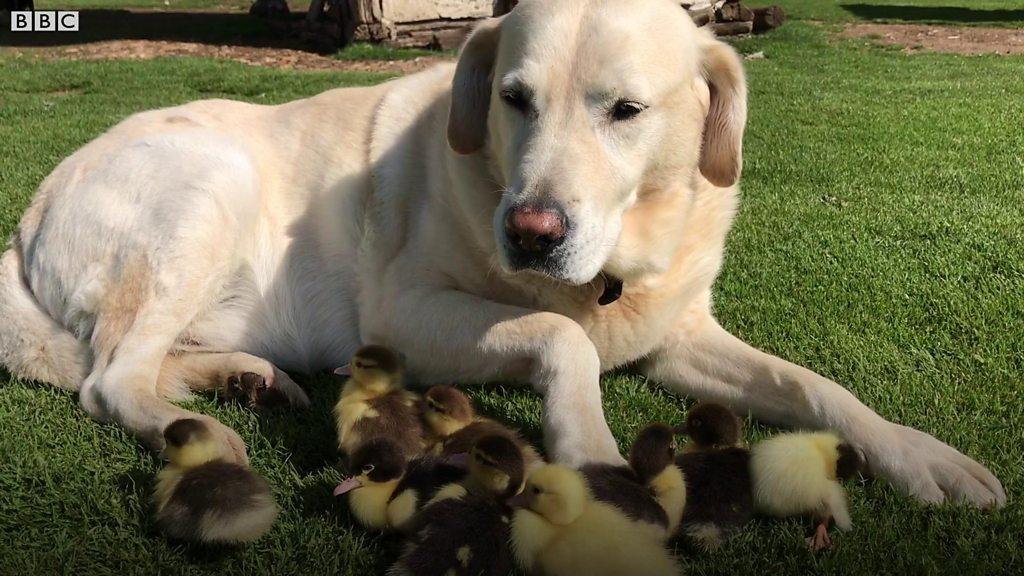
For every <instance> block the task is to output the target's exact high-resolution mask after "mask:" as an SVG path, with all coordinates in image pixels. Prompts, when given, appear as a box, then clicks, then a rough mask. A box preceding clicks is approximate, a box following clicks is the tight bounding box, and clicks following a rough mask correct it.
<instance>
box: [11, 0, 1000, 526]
mask: <svg viewBox="0 0 1024 576" xmlns="http://www.w3.org/2000/svg"><path fill="white" fill-rule="evenodd" d="M745 120H746V86H745V81H744V75H743V70H742V67H741V63H740V60H739V59H738V58H737V56H736V54H735V53H734V52H733V50H732V49H730V48H729V47H728V46H726V45H725V44H722V43H720V42H718V41H716V40H715V39H714V38H713V37H712V36H711V35H709V34H708V33H706V32H704V31H702V30H698V29H697V28H695V27H694V25H693V23H692V22H691V21H690V19H689V17H688V16H687V15H686V14H685V13H684V12H683V11H682V10H681V9H680V8H679V7H678V5H677V4H676V3H674V2H672V1H670V0H561V1H559V2H550V1H544V0H526V1H525V2H523V3H522V4H520V6H519V7H518V8H517V9H516V10H515V11H514V12H513V13H512V14H510V15H508V16H507V17H505V18H503V19H494V20H490V21H487V22H485V23H484V24H483V25H481V26H480V27H479V28H478V29H477V30H476V31H475V32H474V33H473V34H472V36H471V37H470V38H469V40H468V41H467V43H466V45H465V48H464V49H463V51H462V55H461V57H460V58H459V61H458V64H457V66H455V67H454V68H453V67H451V66H441V67H438V68H436V69H433V70H429V71H426V72H423V73H420V74H415V75H412V76H408V77H405V78H402V79H399V80H395V81H393V82H389V83H387V84H383V85H380V86H376V87H370V88H355V89H342V90H333V91H330V92H327V93H325V94H321V95H319V96H316V97H313V98H309V99H306V100H301V101H298V102H293V103H290V104H284V105H281V106H257V105H252V104H244V103H238V102H228V101H203V102H195V103H192V104H188V105H185V106H180V107H176V108H170V109H166V110H157V111H153V112H145V113H142V114H138V115H136V116H133V117H131V118H129V119H127V120H125V121H124V122H122V123H121V124H120V125H118V126H116V127H115V128H113V129H112V130H110V131H109V132H107V133H106V134H104V135H103V136H100V137H99V138H98V139H96V140H95V141H93V142H92V143H90V144H88V145H87V146H85V147H84V148H82V149H81V150H79V151H78V152H76V153H75V154H74V155H72V156H71V157H70V158H68V159H67V160H65V161H64V162H63V163H61V164H60V166H58V167H57V169H56V170H55V171H54V172H53V173H52V174H51V175H50V176H49V177H48V178H47V179H46V180H45V181H44V182H43V184H42V185H41V187H40V189H39V191H38V193H37V195H36V197H35V200H34V202H33V203H32V205H31V207H30V208H29V209H28V211H27V212H26V214H25V216H24V218H23V219H22V221H21V225H20V228H19V230H18V233H17V236H16V238H15V239H14V243H13V247H12V248H11V249H10V250H9V251H8V252H7V253H6V254H4V256H3V260H2V271H0V316H2V317H3V319H4V321H3V322H2V324H0V360H2V362H3V364H4V365H6V366H7V367H8V368H9V369H10V370H11V371H12V372H13V373H15V374H17V375H19V376H22V377H25V378H31V379H35V380H41V381H45V382H51V383H53V384H55V385H57V386H61V387H63V388H67V389H73V390H78V391H79V392H80V398H81V404H82V407H83V408H84V409H85V411H86V412H88V413H89V414H91V415H92V416H94V417H96V418H101V419H109V420H113V421H116V422H118V423H120V424H121V425H123V426H125V427H126V428H128V429H129V430H131V431H132V432H134V433H135V434H137V435H138V436H139V437H140V438H141V439H143V440H144V441H146V442H147V443H148V444H149V445H151V446H153V447H154V448H156V449H159V448H160V447H161V442H162V440H161V431H162V430H163V428H164V427H165V426H167V424H168V423H170V422H172V421H174V420H175V419H178V418H182V417H186V416H188V417H193V418H194V417H196V415H195V414H191V413H189V412H187V411H186V410H184V409H182V408H180V407H177V406H175V405H174V404H172V403H171V402H170V401H172V400H175V399H178V398H181V397H182V396H184V395H186V394H187V392H188V390H189V389H191V390H200V389H208V388H215V387H222V386H225V383H226V382H227V381H228V380H229V379H232V378H235V379H236V380H237V379H238V377H239V376H240V375H243V374H245V375H248V376H252V375H256V376H257V377H258V378H259V379H260V382H261V383H262V384H264V385H265V386H267V387H268V389H269V390H272V391H276V392H277V393H279V394H280V395H283V396H285V397H287V398H288V399H290V400H291V402H292V403H293V404H295V405H303V404H306V403H307V399H306V396H305V394H304V393H303V392H302V390H301V389H300V388H299V387H298V386H296V385H295V383H294V382H292V381H291V380H290V379H289V378H288V376H287V375H286V374H285V373H284V372H283V371H282V369H287V370H292V371H299V372H307V373H308V372H314V371H318V370H321V369H325V368H331V367H334V366H336V365H339V364H341V363H344V362H345V361H346V359H347V358H348V356H349V355H350V354H351V353H352V352H353V350H354V349H355V348H356V347H357V346H358V345H359V343H360V342H376V343H382V344H388V345H391V346H394V347H397V348H399V349H401V350H402V351H403V352H405V353H406V354H407V355H408V361H409V365H410V369H411V371H412V373H413V374H414V375H415V376H416V377H417V379H419V380H421V381H423V382H435V381H438V382H449V381H457V382H486V381H488V380H495V379H503V380H504V379H512V380H520V381H524V382H529V383H531V384H532V385H533V387H534V388H535V389H536V390H537V392H539V393H540V394H542V395H543V397H544V411H543V423H544V434H545V439H546V445H547V448H548V452H549V455H551V456H552V457H554V458H555V459H557V460H559V461H562V462H566V463H569V464H580V463H582V462H585V461H590V460H601V461H619V460H620V456H619V454H618V451H617V450H616V445H615V442H614V441H613V439H612V435H611V434H610V432H609V430H608V426H607V425H606V423H605V419H604V414H603V411H602V407H601V391H600V388H599V386H598V381H599V378H600V375H601V372H602V371H604V370H609V369H612V368H615V367H616V366H621V365H623V364H626V363H629V362H634V361H639V366H640V368H641V370H642V371H643V372H644V373H645V374H646V375H648V376H649V377H650V378H652V379H653V380H656V381H658V382H661V383H663V384H664V385H665V386H666V387H668V388H669V389H671V390H674V391H676V392H679V393H683V394H692V395H694V396H696V397H699V398H703V399H707V400H717V401H720V402H724V403H727V404H728V405H730V406H732V407H733V408H735V409H736V410H740V411H748V410H749V411H751V412H753V413H754V414H755V415H758V416H761V417H764V418H767V419H769V420H772V421H774V422H779V423H783V424H788V425H793V426H801V427H811V428H831V429H834V430H837V431H839V432H840V433H842V434H843V435H845V436H846V437H847V438H848V439H849V440H850V441H852V442H854V443H855V444H856V445H857V446H858V447H859V448H860V449H861V450H863V452H864V454H865V456H866V457H867V459H868V462H869V463H870V466H871V469H872V471H873V472H874V473H876V474H877V475H879V476H882V477H884V478H886V479H888V480H890V481H891V482H893V483H894V484H896V485H897V486H899V487H900V488H901V489H903V490H904V491H906V492H908V493H910V494H913V495H914V496H917V497H918V498H920V499H922V500H925V501H928V502H941V501H943V500H947V499H949V500H960V499H963V500H966V501H968V502H970V503H973V504H975V505H979V506H986V505H998V504H1002V503H1003V502H1004V500H1005V494H1004V492H1003V489H1002V487H1001V485H1000V483H999V481H998V480H997V479H996V478H995V477H993V476H992V474H990V473H989V472H988V471H987V470H986V469H985V468H984V467H982V466H981V465H979V464H977V463H976V462H974V461H973V460H971V459H970V458H968V457H966V456H964V455H963V454H961V453H960V452H958V451H956V450H954V449H953V448H950V447H949V446H947V445H945V444H943V443H942V442H940V441H938V440H936V439H935V438H933V437H931V436H929V435H928V434H925V433H922V432H918V431H916V430H912V429H910V428H906V427H903V426H900V425H898V424H895V423H892V422H888V421H886V420H884V419H883V418H881V417H880V416H878V415H877V414H875V413H874V412H872V411H871V410H870V409H868V408H867V407H865V406H864V405H863V404H861V403H860V402H859V401H857V399H856V398H854V397H853V395H851V394H850V393H849V392H847V391H846V390H845V389H843V388H842V387H840V386H839V385H837V384H835V383H833V382H831V381H829V380H828V379H826V378H823V377H822V376H819V375H817V374H815V373H813V372H811V371H810V370H806V369H804V368H801V367H799V366H795V365H793V364H790V363H789V362H786V361H784V360H781V359H779V358H775V357H773V356H770V355H768V354H765V353H763V352H760V351H758V350H755V349H753V348H751V347H750V346H748V345H746V344H744V343H743V342H741V341H739V340H738V339H736V338H735V337H733V336H732V335H730V334H728V333H727V332H726V331H725V330H723V329H722V328H721V327H720V326H719V325H718V324H717V323H716V322H715V319H714V317H713V316H712V312H711V287H712V284H713V283H714V280H715V276H716V275H717V273H718V271H719V267H720V266H721V263H722V254H723V247H724V243H725V238H726V234H727V232H728V231H729V227H730V223H731V222H732V219H733V214H734V212H735V210H736V205H737V189H736V187H735V186H736V181H737V179H738V178H739V176H740V166H741V147H742V146H741V144H742V139H743V130H744V124H745ZM206 420H207V422H209V423H210V424H211V425H212V426H214V427H215V428H216V430H217V431H218V433H219V435H220V437H221V438H222V440H223V442H224V444H225V447H227V448H230V449H231V450H233V453H234V456H235V458H236V459H238V460H240V461H244V460H245V458H246V455H245V447H244V445H243V443H242V441H241V440H240V439H239V437H238V435H237V434H235V432H233V431H232V430H230V429H229V428H227V427H225V426H223V425H221V424H219V423H216V422H214V421H212V420H211V419H206Z"/></svg>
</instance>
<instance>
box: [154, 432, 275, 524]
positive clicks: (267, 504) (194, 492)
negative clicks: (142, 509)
mask: <svg viewBox="0 0 1024 576" xmlns="http://www.w3.org/2000/svg"><path fill="white" fill-rule="evenodd" d="M164 440H165V442H166V448H165V450H164V452H165V454H166V456H167V457H168V459H169V460H170V463H169V464H168V465H167V467H166V468H165V469H164V470H162V471H161V472H160V474H159V475H158V476H157V483H156V489H155V491H154V494H153V498H154V501H155V504H156V517H157V525H158V526H159V527H160V529H161V530H163V531H164V532H165V533H166V534H168V535H169V536H171V537H172V538H178V539H182V540H194V541H200V542H207V543H216V544H243V543H246V542H251V541H253V540H256V539H257V538H259V537H260V536H262V535H263V534H265V533H266V532H267V531H268V530H270V528H271V526H272V525H273V524H274V520H275V519H276V518H277V513H278V508H277V505H276V504H275V503H274V498H273V496H272V495H271V493H270V487H269V486H267V483H266V482H265V481H264V480H263V479H262V478H260V477H259V476H257V475H256V474H255V473H253V471H252V470H250V469H249V468H246V467H245V466H242V465H239V464H235V463H233V462H228V461H227V460H225V459H224V458H223V452H222V447H221V445H220V444H219V443H218V442H217V441H216V439H215V438H214V436H213V434H212V433H211V432H210V430H209V429H208V428H207V427H206V425H205V424H203V422H202V421H200V420H196V419H192V418H188V419H182V420H176V421H174V422H172V423H171V424H170V425H169V426H168V427H167V428H166V429H165V430H164Z"/></svg>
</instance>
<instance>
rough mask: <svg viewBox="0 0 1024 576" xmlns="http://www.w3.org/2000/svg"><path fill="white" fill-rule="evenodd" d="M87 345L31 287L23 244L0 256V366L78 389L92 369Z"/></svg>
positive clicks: (28, 376)
mask: <svg viewBox="0 0 1024 576" xmlns="http://www.w3.org/2000/svg"><path fill="white" fill-rule="evenodd" d="M91 356H92V355H91V352H90V351H89V345H88V344H87V343H86V342H82V341H80V340H78V339H77V338H75V337H74V335H72V334H71V333H70V332H68V331H67V330H65V329H64V328H63V327H62V326H61V325H59V324H58V323H57V322H55V321H54V320H53V318H51V317H50V316H49V315H48V314H47V313H46V311H45V310H43V308H42V306H40V305H39V302H38V301H37V300H36V298H35V296H34V295H33V294H32V291H31V290H30V289H29V287H28V284H27V283H26V281H25V276H24V274H23V273H22V257H21V250H20V249H19V248H18V247H17V246H15V247H14V248H11V249H10V250H8V251H7V252H5V253H4V255H3V256H2V257H0V366H4V367H6V368H7V370H9V371H10V372H11V374H13V375H15V376H18V377H19V378H24V379H26V380H35V381H38V382H46V383H48V384H52V385H54V386H57V387H58V388H64V389H65V390H78V387H79V386H81V384H82V381H83V380H85V377H86V375H87V374H88V368H89V363H90V358H91Z"/></svg>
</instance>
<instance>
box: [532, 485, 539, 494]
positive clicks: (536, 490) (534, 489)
mask: <svg viewBox="0 0 1024 576" xmlns="http://www.w3.org/2000/svg"><path fill="white" fill-rule="evenodd" d="M531 491H532V492H533V494H534V495H535V496H536V495H537V494H540V488H538V487H536V486H534V487H533V488H532V489H531Z"/></svg>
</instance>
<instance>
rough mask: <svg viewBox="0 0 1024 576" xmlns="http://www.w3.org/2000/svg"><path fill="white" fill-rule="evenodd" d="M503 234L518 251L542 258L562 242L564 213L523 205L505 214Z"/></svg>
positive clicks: (534, 205)
mask: <svg viewBox="0 0 1024 576" xmlns="http://www.w3.org/2000/svg"><path fill="white" fill-rule="evenodd" d="M505 234H506V236H508V240H509V242H511V243H512V245H513V246H515V247H516V248H517V249H519V250H520V251H522V252H524V253H527V254H529V255H531V256H545V255H547V254H550V253H551V252H552V251H553V250H554V249H555V248H556V247H557V246H558V245H559V244H561V243H562V241H563V240H565V234H566V224H565V214H564V213H563V212H562V211H561V210H557V209H554V208H550V207H546V206H540V205H537V204H523V205H521V206H517V207H515V208H513V209H511V210H509V211H508V214H507V215H506V216H505Z"/></svg>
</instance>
